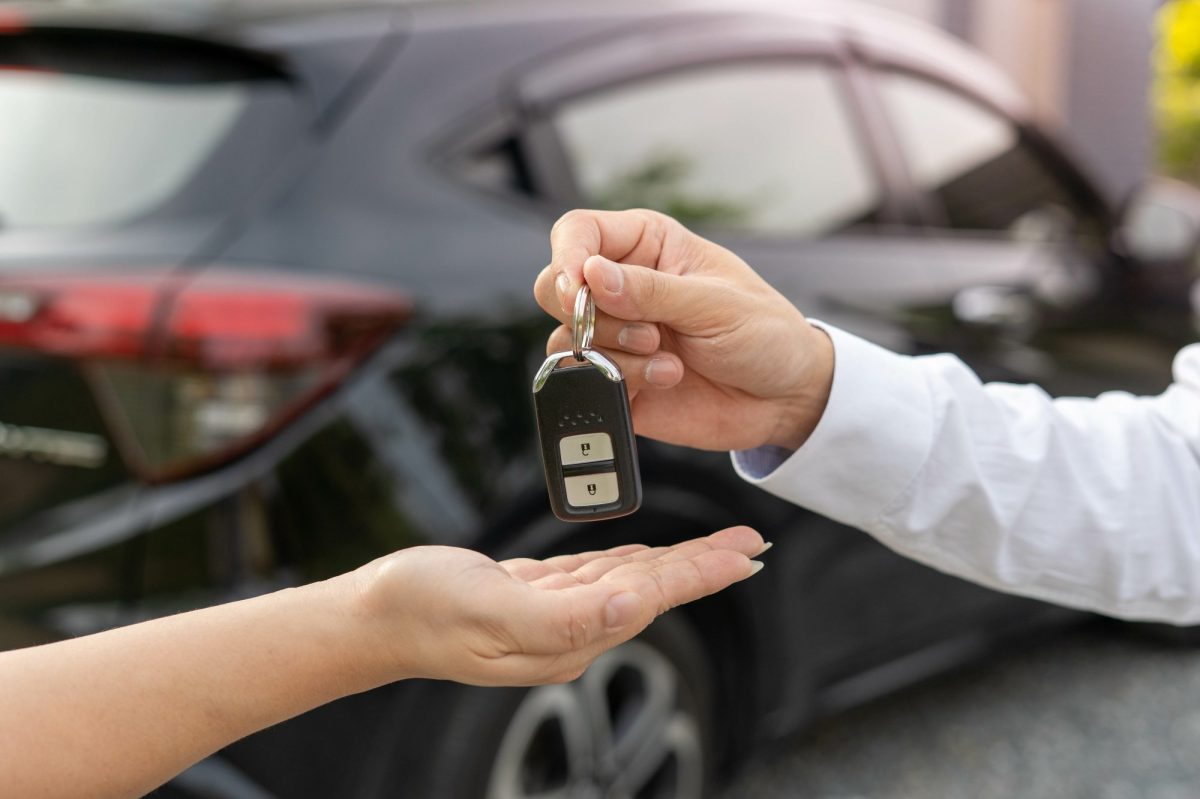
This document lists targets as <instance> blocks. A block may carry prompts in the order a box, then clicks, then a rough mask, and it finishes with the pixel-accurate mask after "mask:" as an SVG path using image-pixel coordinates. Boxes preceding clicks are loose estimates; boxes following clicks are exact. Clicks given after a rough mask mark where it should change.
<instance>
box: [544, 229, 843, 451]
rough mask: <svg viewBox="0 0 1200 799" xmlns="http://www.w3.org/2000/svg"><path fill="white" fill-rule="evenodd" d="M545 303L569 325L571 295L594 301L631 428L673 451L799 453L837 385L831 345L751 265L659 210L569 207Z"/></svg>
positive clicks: (567, 341)
mask: <svg viewBox="0 0 1200 799" xmlns="http://www.w3.org/2000/svg"><path fill="white" fill-rule="evenodd" d="M550 245H551V251H552V258H551V262H550V265H549V266H547V267H546V268H545V269H544V270H542V273H541V274H540V275H538V278H537V282H536V284H535V286H534V295H535V296H536V297H537V301H538V304H540V305H541V306H542V308H543V309H544V310H545V311H546V312H547V313H549V314H550V315H551V316H554V317H555V318H556V319H558V320H559V321H560V322H563V323H564V327H560V328H559V329H558V330H556V331H555V332H554V333H553V334H552V335H551V337H550V340H549V342H548V344H547V349H546V351H547V353H550V352H555V351H560V350H569V349H570V348H571V346H570V345H571V335H570V331H569V330H568V328H567V327H566V326H565V325H569V324H570V321H571V313H572V310H573V308H574V303H575V294H576V292H577V291H578V289H579V286H580V284H581V281H583V280H586V282H587V284H588V286H589V287H590V288H591V290H592V295H593V296H594V297H595V300H596V308H597V314H596V338H595V343H594V346H596V347H598V348H599V349H601V350H603V351H604V352H605V353H606V354H608V355H609V356H610V357H612V358H613V359H614V360H616V361H617V363H618V364H619V365H620V367H621V370H622V372H623V373H624V375H625V380H626V383H627V384H628V386H629V394H630V401H631V410H632V413H633V422H634V428H635V429H636V430H637V432H638V433H640V434H641V435H644V436H648V437H650V438H656V439H659V440H661V441H666V442H668V443H672V444H682V445H685V446H690V447H696V448H699V449H717V450H723V449H724V450H738V449H750V448H753V447H757V446H761V445H764V444H773V445H776V446H781V447H786V448H788V449H796V448H798V447H799V446H800V445H801V444H803V443H804V441H805V440H807V438H808V436H809V435H810V434H811V433H812V431H813V429H814V428H815V427H816V424H817V422H818V420H820V418H821V414H822V413H824V410H825V404H826V402H827V401H828V399H829V389H830V385H831V383H832V380H833V346H832V344H831V343H830V341H829V337H828V336H826V335H825V334H824V333H823V332H822V331H820V330H818V329H817V328H814V327H813V326H811V325H810V324H808V322H807V321H806V320H805V319H804V316H803V315H802V314H801V313H800V312H799V311H798V310H797V309H796V307H795V306H794V305H792V304H791V303H790V302H788V300H787V299H786V298H784V297H783V296H782V295H781V294H779V292H777V291H776V290H775V289H773V288H772V287H771V286H770V285H768V284H767V283H766V281H764V280H763V279H762V278H761V277H759V276H758V274H757V273H755V272H754V270H753V269H751V268H750V266H748V265H747V264H746V262H745V261H743V260H742V259H740V258H738V257H737V256H736V255H734V254H733V253H732V252H730V251H729V250H727V249H725V248H724V247H721V246H719V245H717V244H714V243H713V242H711V241H708V240H706V239H703V238H701V237H700V236H697V235H696V234H694V233H692V232H691V231H689V230H687V229H686V228H685V227H683V225H681V224H679V223H678V222H676V221H675V220H673V219H671V218H670V217H667V216H664V215H663V214H660V213H656V212H654V211H645V210H632V211H572V212H570V213H568V214H566V215H564V216H563V217H562V218H561V219H559V220H558V222H557V223H556V224H555V225H554V229H553V230H552V231H551V233H550Z"/></svg>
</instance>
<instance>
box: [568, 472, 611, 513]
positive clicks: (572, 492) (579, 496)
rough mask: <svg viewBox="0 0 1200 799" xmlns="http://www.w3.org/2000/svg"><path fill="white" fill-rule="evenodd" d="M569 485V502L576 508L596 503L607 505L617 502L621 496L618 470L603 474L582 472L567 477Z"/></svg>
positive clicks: (591, 505)
mask: <svg viewBox="0 0 1200 799" xmlns="http://www.w3.org/2000/svg"><path fill="white" fill-rule="evenodd" d="M563 481H564V482H565V484H566V487H567V504H568V505H571V506H572V507H576V508H589V507H593V506H595V505H607V504H608V503H610V502H616V501H617V500H618V499H619V498H620V497H621V491H620V489H619V488H618V487H617V475H616V472H603V473H601V474H581V475H576V476H574V477H565V478H563Z"/></svg>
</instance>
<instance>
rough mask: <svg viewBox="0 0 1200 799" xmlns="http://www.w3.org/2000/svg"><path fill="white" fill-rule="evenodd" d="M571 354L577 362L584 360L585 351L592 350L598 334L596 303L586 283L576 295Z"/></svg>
mask: <svg viewBox="0 0 1200 799" xmlns="http://www.w3.org/2000/svg"><path fill="white" fill-rule="evenodd" d="M571 323H572V324H571V354H572V355H574V356H575V360H577V361H582V360H584V357H583V351H584V350H587V349H591V348H592V337H593V336H594V335H595V333H596V301H595V300H593V299H592V290H591V289H589V288H588V287H587V283H584V284H583V285H582V286H580V287H579V293H578V294H576V295H575V314H574V316H573V318H572V320H571Z"/></svg>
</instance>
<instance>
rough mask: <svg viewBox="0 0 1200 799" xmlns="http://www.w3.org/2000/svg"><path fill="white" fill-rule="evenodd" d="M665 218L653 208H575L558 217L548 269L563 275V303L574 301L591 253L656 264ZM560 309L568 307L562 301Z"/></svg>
mask: <svg viewBox="0 0 1200 799" xmlns="http://www.w3.org/2000/svg"><path fill="white" fill-rule="evenodd" d="M667 225H668V220H667V217H664V216H663V215H662V214H658V213H655V212H653V211H645V210H641V209H636V210H632V211H593V210H583V209H576V210H574V211H568V212H567V213H565V214H563V215H562V216H561V217H559V219H558V221H557V222H555V223H554V227H552V228H551V229H550V272H551V277H552V278H554V279H555V280H557V278H558V276H559V275H566V277H567V280H568V282H569V286H568V287H567V288H566V289H565V290H564V291H563V292H562V295H563V296H562V299H563V301H564V303H566V302H571V303H573V302H574V299H575V293H576V292H577V291H578V290H579V286H580V284H581V283H582V282H583V262H584V261H586V260H587V259H588V258H590V257H591V256H593V255H603V256H604V257H605V258H609V259H611V260H613V261H621V260H624V259H627V258H628V259H633V260H635V261H637V262H638V263H640V264H644V265H646V266H654V265H655V264H657V263H658V256H659V254H660V253H661V251H662V240H663V237H664V236H665V234H666V228H667ZM563 310H569V308H567V307H566V305H565V304H564V306H563Z"/></svg>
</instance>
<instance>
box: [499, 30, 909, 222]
mask: <svg viewBox="0 0 1200 799" xmlns="http://www.w3.org/2000/svg"><path fill="white" fill-rule="evenodd" d="M763 63H770V64H785V65H789V66H795V67H797V68H803V67H804V66H808V65H814V64H816V65H819V66H821V67H822V68H824V69H826V70H827V71H828V73H829V76H830V78H831V79H832V80H833V82H834V85H835V88H836V91H837V92H838V95H839V97H840V99H841V101H842V102H843V103H844V108H845V113H846V119H847V121H848V123H849V124H850V125H851V127H852V128H853V131H854V137H855V141H856V143H857V148H856V149H857V150H858V152H859V154H860V158H861V163H862V164H863V166H864V167H865V169H866V170H867V173H868V175H869V177H870V179H871V180H872V181H873V183H874V185H875V187H876V189H877V190H878V192H879V212H878V214H879V218H880V223H882V224H885V225H890V224H893V223H896V222H897V221H898V219H899V217H898V210H897V209H898V205H897V203H896V199H895V196H894V190H895V188H896V185H895V183H894V181H892V180H891V179H889V177H888V176H887V174H886V173H885V169H884V166H883V165H884V161H883V159H882V157H881V153H880V152H879V151H878V150H877V142H876V141H875V140H874V137H873V136H872V135H871V134H870V133H869V131H868V130H867V129H866V127H865V122H866V117H865V116H864V113H863V108H862V106H861V105H860V102H859V98H858V96H857V93H858V91H859V88H858V87H857V86H856V85H855V84H854V82H853V81H852V80H851V78H850V76H849V75H848V74H847V71H848V69H849V68H850V66H851V65H850V63H849V60H848V59H847V58H846V57H845V54H844V53H830V52H828V51H817V52H814V51H811V50H809V51H807V54H806V55H790V56H779V55H773V54H757V55H752V56H730V57H723V58H717V59H714V58H711V57H709V58H705V59H692V60H691V61H690V62H689V63H686V64H672V65H671V66H666V67H664V66H661V65H657V66H651V67H648V68H643V69H642V70H640V71H634V70H632V69H628V70H623V71H622V76H621V78H620V79H619V80H616V81H614V82H611V83H606V84H595V83H594V82H590V85H589V86H588V88H587V89H586V90H582V89H581V90H580V91H579V92H578V93H575V94H563V95H558V96H556V97H555V100H554V102H549V101H548V100H547V101H545V102H543V103H539V104H538V105H537V106H535V107H534V108H531V109H527V110H526V112H525V117H524V118H525V120H526V121H525V124H524V125H523V126H522V128H521V130H520V132H519V133H518V135H519V136H520V138H521V139H522V140H523V141H522V146H523V147H524V148H525V150H524V152H525V154H526V160H527V163H528V164H529V167H530V170H531V172H533V174H534V177H535V181H536V182H537V183H538V186H539V188H540V189H542V190H545V191H547V192H548V197H549V198H550V199H552V200H558V202H554V203H553V205H554V206H555V207H561V208H571V207H580V206H582V205H586V204H587V202H588V201H587V198H586V197H585V195H584V192H583V190H582V189H581V188H580V186H579V184H578V181H577V180H576V177H575V171H574V170H573V169H572V168H571V164H570V160H569V159H568V157H567V152H566V147H565V145H564V143H563V141H562V138H561V136H560V135H559V132H558V129H557V126H556V125H555V121H554V120H555V115H556V114H557V113H558V110H559V109H560V108H561V107H562V106H563V105H566V104H568V103H570V102H573V101H575V100H577V99H579V98H582V97H586V96H587V95H589V94H596V93H600V92H603V91H607V90H610V89H612V88H615V87H618V86H622V85H625V84H630V83H637V82H640V81H643V80H648V79H653V78H657V77H660V76H663V75H670V74H672V73H684V72H691V71H696V70H712V69H719V68H721V67H725V66H731V65H746V64H763ZM702 230H703V232H704V233H705V234H706V235H712V236H717V237H722V238H729V237H739V238H750V239H770V240H772V241H780V242H789V241H791V242H809V241H812V238H811V237H809V236H801V235H790V234H787V233H775V234H769V235H767V234H760V233H751V232H747V231H742V230H738V229H731V228H722V227H719V226H711V227H705V228H703V229H702Z"/></svg>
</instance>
